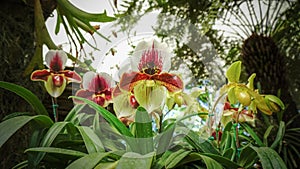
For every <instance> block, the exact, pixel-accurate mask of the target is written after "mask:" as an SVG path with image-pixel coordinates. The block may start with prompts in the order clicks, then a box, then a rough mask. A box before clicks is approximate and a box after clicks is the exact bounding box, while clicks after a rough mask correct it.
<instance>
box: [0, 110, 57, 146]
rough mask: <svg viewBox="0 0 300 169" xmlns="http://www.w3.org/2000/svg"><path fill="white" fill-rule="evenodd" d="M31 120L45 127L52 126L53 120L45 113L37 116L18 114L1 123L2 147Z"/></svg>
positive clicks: (0, 137) (0, 139) (0, 138)
mask: <svg viewBox="0 0 300 169" xmlns="http://www.w3.org/2000/svg"><path fill="white" fill-rule="evenodd" d="M31 120H35V121H36V122H38V124H40V125H42V126H44V127H50V126H51V125H52V124H53V121H52V120H51V119H50V118H49V117H48V116H44V115H37V116H18V117H14V118H11V119H8V120H5V121H3V122H2V123H0V147H2V145H3V144H4V143H5V142H6V141H7V140H8V139H9V138H10V137H11V136H12V135H13V134H14V133H15V132H16V131H17V130H19V129H20V128H22V127H23V126H24V125H25V124H27V123H29V122H30V121H31Z"/></svg>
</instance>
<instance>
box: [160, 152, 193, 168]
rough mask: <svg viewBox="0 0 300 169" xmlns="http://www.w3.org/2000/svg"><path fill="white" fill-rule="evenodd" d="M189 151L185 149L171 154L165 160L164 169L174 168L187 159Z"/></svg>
mask: <svg viewBox="0 0 300 169" xmlns="http://www.w3.org/2000/svg"><path fill="white" fill-rule="evenodd" d="M190 153H191V151H188V150H185V149H179V150H178V151H176V152H174V153H172V154H171V155H170V156H169V157H168V158H167V160H166V163H165V166H166V168H174V167H175V166H177V165H178V164H179V163H182V160H183V159H184V158H185V157H187V156H188V155H189V154H190Z"/></svg>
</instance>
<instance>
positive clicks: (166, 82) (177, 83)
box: [151, 73, 183, 92]
mask: <svg viewBox="0 0 300 169" xmlns="http://www.w3.org/2000/svg"><path fill="white" fill-rule="evenodd" d="M151 79H152V80H155V82H156V83H160V84H161V85H163V86H165V87H166V88H167V89H168V90H169V91H170V92H177V91H180V90H182V89H183V82H182V80H181V78H180V77H179V76H177V75H173V74H169V73H161V74H158V75H153V76H152V77H151Z"/></svg>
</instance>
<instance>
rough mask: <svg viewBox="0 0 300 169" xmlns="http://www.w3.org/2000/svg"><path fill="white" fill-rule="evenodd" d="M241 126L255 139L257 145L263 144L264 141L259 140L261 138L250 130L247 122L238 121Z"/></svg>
mask: <svg viewBox="0 0 300 169" xmlns="http://www.w3.org/2000/svg"><path fill="white" fill-rule="evenodd" d="M240 124H241V125H242V126H243V128H244V129H245V130H246V131H247V133H249V134H250V136H251V137H252V138H253V139H254V140H255V142H256V144H257V145H258V146H261V147H263V146H265V145H264V143H263V142H262V141H261V139H260V138H259V137H258V136H257V135H256V134H255V132H254V131H253V130H252V128H251V127H250V126H249V125H248V124H247V123H240Z"/></svg>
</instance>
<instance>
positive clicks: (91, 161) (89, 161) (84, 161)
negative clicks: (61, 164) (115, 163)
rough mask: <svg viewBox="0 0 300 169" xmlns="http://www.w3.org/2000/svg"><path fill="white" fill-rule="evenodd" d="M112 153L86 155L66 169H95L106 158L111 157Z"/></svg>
mask: <svg viewBox="0 0 300 169" xmlns="http://www.w3.org/2000/svg"><path fill="white" fill-rule="evenodd" d="M109 154H110V152H107V153H100V152H98V153H93V154H89V155H86V156H84V157H82V158H80V159H78V160H76V161H74V162H72V163H71V164H70V165H69V166H67V168H66V169H82V168H84V169H93V168H94V167H95V166H96V165H97V164H98V163H99V162H100V161H101V160H102V159H103V158H104V157H106V156H107V155H109Z"/></svg>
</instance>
